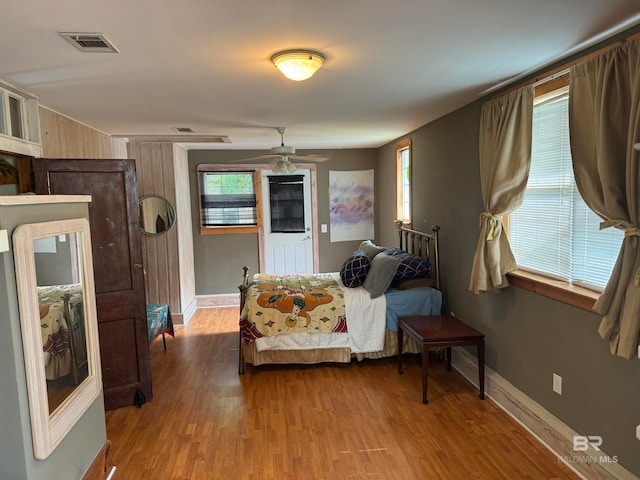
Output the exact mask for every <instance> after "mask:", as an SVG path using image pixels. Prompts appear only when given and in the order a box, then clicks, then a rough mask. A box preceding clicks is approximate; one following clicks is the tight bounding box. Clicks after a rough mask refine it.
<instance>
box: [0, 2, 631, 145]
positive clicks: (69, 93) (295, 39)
mask: <svg viewBox="0 0 640 480" xmlns="http://www.w3.org/2000/svg"><path fill="white" fill-rule="evenodd" d="M1 12H2V14H1V16H0V79H3V80H5V81H7V82H9V83H11V84H13V85H15V86H17V87H21V88H23V89H24V90H26V91H28V92H30V93H32V94H35V95H36V96H38V97H39V100H40V103H41V105H44V106H46V107H48V108H50V109H52V110H54V111H56V112H58V113H61V114H64V115H66V116H68V117H71V118H73V119H75V120H77V121H79V122H82V123H84V124H86V125H88V126H91V127H93V128H96V129H98V130H100V131H102V132H104V133H108V134H111V135H119V136H142V135H150V136H167V135H169V136H175V135H178V133H177V132H176V131H175V130H174V129H175V128H176V127H189V128H191V129H192V130H193V132H194V135H198V136H208V135H226V136H228V137H229V139H230V141H231V143H223V144H206V143H205V144H199V145H197V144H190V143H189V142H188V141H187V140H188V138H185V143H186V144H187V145H188V147H189V148H215V149H220V148H222V149H267V148H269V147H271V146H274V145H278V144H279V142H280V137H279V135H278V133H277V132H276V131H275V130H274V129H273V127H277V126H286V127H287V128H288V130H287V133H286V135H285V141H286V143H287V144H288V145H293V146H295V147H298V148H304V149H314V148H316V149H333V148H365V147H379V146H381V145H384V144H386V143H388V142H390V141H392V140H394V139H396V138H398V137H399V136H402V135H404V134H406V133H408V132H410V131H412V130H414V129H416V128H418V127H420V126H422V125H424V124H426V123H428V122H430V121H432V120H434V119H436V118H438V117H441V116H442V115H445V114H447V113H448V112H451V111H453V110H455V109H458V108H459V107H461V106H463V105H466V104H468V103H471V102H473V101H474V100H476V99H478V98H479V97H481V96H482V95H484V94H486V93H488V92H490V91H493V90H496V89H497V88H499V86H501V85H505V84H507V83H509V82H511V81H513V80H515V79H518V78H522V77H523V76H525V75H526V74H527V73H531V72H533V71H536V70H538V69H540V68H541V67H544V66H548V65H550V64H552V63H553V62H555V61H557V60H560V59H562V58H565V57H567V56H568V55H570V54H571V53H576V52H578V51H580V50H582V49H584V48H585V47H588V46H590V45H593V44H595V43H597V42H598V41H601V40H604V39H606V38H608V37H610V36H611V35H613V34H615V33H618V32H620V31H623V30H625V29H626V28H629V27H632V26H634V25H637V24H640V2H638V1H637V0H607V1H603V0H536V1H524V0H516V1H514V0H394V1H393V2H391V1H388V0H348V1H345V0H316V1H313V2H311V1H308V0H286V1H285V0H270V1H265V0H245V1H238V2H231V1H222V0H219V1H215V0H181V1H176V0H135V1H132V0H109V1H108V2H105V1H99V2H98V1H95V0H60V1H56V2H54V1H49V0H2V2H1ZM59 32H90V33H95V32H99V33H103V34H105V35H106V37H107V38H108V39H109V40H110V41H111V42H112V43H113V44H114V45H115V47H116V48H117V49H118V50H119V52H120V53H117V54H113V53H82V52H80V51H79V50H77V49H75V48H74V47H73V46H72V45H71V44H70V43H68V42H67V41H65V40H64V39H63V38H62V37H61V36H60V35H59ZM290 48H309V49H313V50H318V51H320V52H322V53H323V54H324V55H325V56H326V58H327V60H326V62H325V65H324V67H323V68H322V69H321V70H320V71H318V72H317V73H316V74H315V76H313V77H312V78H311V79H309V80H307V81H305V82H294V81H291V80H288V79H286V78H285V77H283V76H282V75H281V74H280V73H279V72H278V71H277V70H276V69H275V68H274V66H273V65H272V64H271V63H270V60H269V58H270V57H271V55H272V54H273V53H275V52H277V51H279V50H284V49H290Z"/></svg>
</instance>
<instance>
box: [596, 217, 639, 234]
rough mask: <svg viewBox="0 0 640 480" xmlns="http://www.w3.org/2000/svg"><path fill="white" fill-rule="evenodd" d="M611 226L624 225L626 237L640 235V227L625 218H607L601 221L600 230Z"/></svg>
mask: <svg viewBox="0 0 640 480" xmlns="http://www.w3.org/2000/svg"><path fill="white" fill-rule="evenodd" d="M609 227H622V228H623V229H624V236H625V237H640V229H639V228H638V227H636V226H635V225H634V224H633V223H629V222H626V221H624V220H607V221H606V222H601V223H600V230H604V229H605V228H609Z"/></svg>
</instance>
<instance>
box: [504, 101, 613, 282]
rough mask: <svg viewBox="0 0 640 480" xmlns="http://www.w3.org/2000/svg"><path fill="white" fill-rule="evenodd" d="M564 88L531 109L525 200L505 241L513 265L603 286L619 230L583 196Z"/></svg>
mask: <svg viewBox="0 0 640 480" xmlns="http://www.w3.org/2000/svg"><path fill="white" fill-rule="evenodd" d="M568 103H569V98H568V92H567V91H566V89H565V90H563V91H561V92H559V93H557V94H556V95H555V96H552V97H551V98H547V99H546V100H544V101H542V102H540V103H537V104H536V105H535V106H534V110H533V143H532V149H531V169H530V173H529V182H528V184H527V189H526V194H525V197H524V202H523V204H522V206H521V207H520V208H518V209H517V210H515V211H513V212H512V213H511V214H510V215H509V242H510V244H511V249H512V251H513V254H514V256H515V258H516V260H517V262H518V268H519V269H522V270H527V271H530V272H534V273H538V274H541V275H545V276H548V277H552V278H554V279H558V280H562V281H566V282H568V283H570V284H573V285H579V286H583V287H586V288H589V289H592V290H596V291H602V290H603V289H604V287H605V285H606V284H607V281H608V280H609V276H610V275H611V270H612V269H613V265H614V263H615V261H616V259H617V256H618V252H619V251H620V246H621V244H622V240H623V238H624V233H623V232H622V231H621V230H618V229H615V228H608V229H606V230H600V222H601V221H602V220H601V219H600V217H598V216H597V215H596V214H595V213H594V212H593V211H591V209H589V207H587V205H586V204H585V203H584V200H582V197H581V196H580V194H579V192H578V188H577V186H576V183H575V180H574V177H573V166H572V164H571V152H570V146H569V111H568Z"/></svg>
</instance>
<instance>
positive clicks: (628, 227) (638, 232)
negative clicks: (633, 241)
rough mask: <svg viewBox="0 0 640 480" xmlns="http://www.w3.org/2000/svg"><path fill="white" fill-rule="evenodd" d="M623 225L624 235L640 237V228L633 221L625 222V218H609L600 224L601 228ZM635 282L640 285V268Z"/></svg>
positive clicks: (637, 285)
mask: <svg viewBox="0 0 640 480" xmlns="http://www.w3.org/2000/svg"><path fill="white" fill-rule="evenodd" d="M617 226H621V227H622V228H624V236H625V238H626V237H640V228H638V227H636V226H635V225H633V224H632V223H629V222H625V221H624V220H609V221H607V222H602V223H601V224H600V230H602V229H604V228H609V227H617ZM633 284H634V285H635V286H636V287H640V268H638V270H637V271H636V274H635V278H634V279H633Z"/></svg>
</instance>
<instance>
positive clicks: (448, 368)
mask: <svg viewBox="0 0 640 480" xmlns="http://www.w3.org/2000/svg"><path fill="white" fill-rule="evenodd" d="M447 370H448V371H451V347H447Z"/></svg>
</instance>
